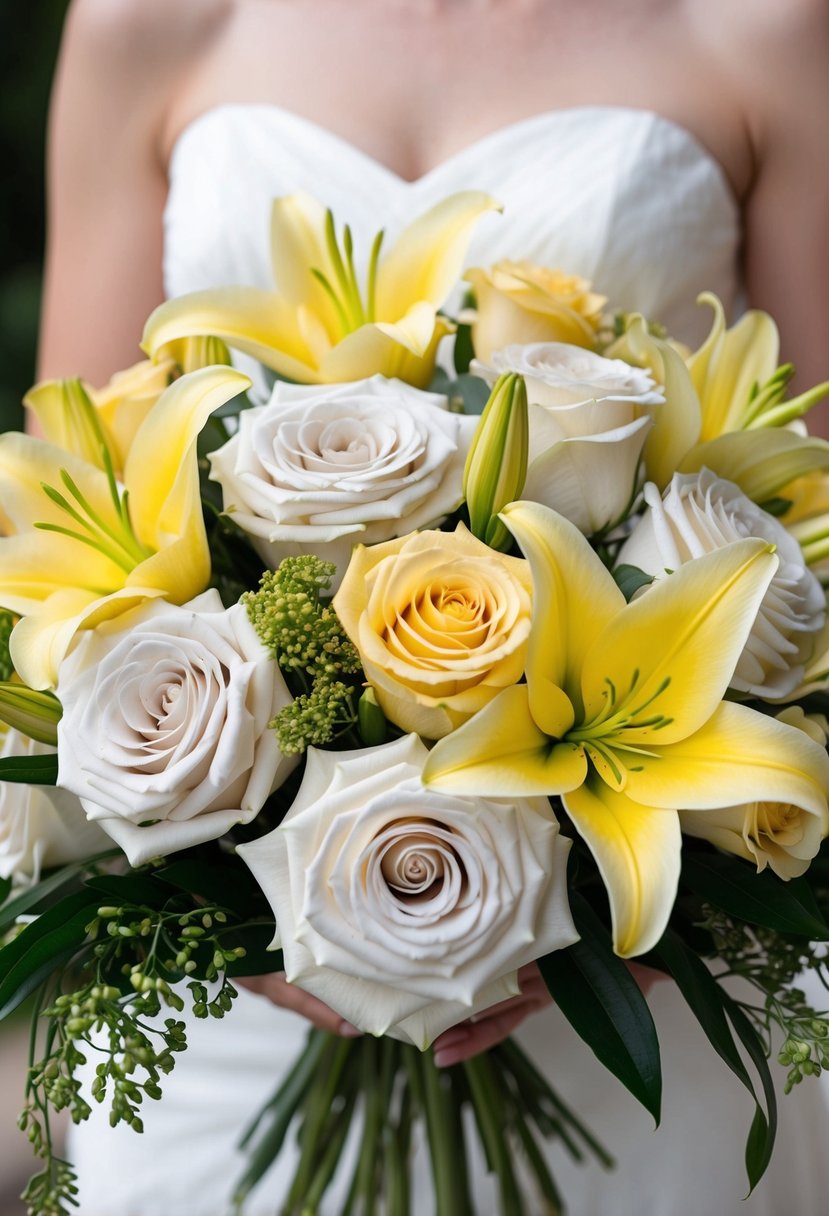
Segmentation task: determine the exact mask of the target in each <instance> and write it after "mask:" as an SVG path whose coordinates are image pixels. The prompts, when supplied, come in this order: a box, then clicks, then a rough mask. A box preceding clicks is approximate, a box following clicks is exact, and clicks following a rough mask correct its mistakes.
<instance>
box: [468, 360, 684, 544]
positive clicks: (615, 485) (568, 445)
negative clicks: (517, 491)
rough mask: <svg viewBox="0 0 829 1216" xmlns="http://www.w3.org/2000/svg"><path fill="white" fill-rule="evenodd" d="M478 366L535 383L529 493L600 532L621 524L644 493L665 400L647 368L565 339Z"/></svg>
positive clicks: (491, 374) (492, 375) (589, 531)
mask: <svg viewBox="0 0 829 1216" xmlns="http://www.w3.org/2000/svg"><path fill="white" fill-rule="evenodd" d="M472 371H474V372H475V373H476V374H477V375H479V376H482V377H483V379H485V380H486V381H487V382H488V383H489V384H494V382H495V380H496V379H497V377H498V376H500V375H502V374H503V373H504V372H516V373H517V374H518V375H520V376H522V377H523V379H524V383H525V384H526V386H527V401H528V404H529V467H528V470H527V480H526V482H525V484H524V489H523V491H522V495H521V497H522V498H525V499H529V500H530V501H532V502H540V503H543V504H544V505H545V506H547V507H552V509H553V510H554V511H558V512H559V514H560V515H564V516H565V517H566V518H567V519H569V520H570V522H571V523H574V524H575V525H576V527H577V528H578V529H579V530H580V531H581V532H584V533H585V534H586V535H587V536H592V535H593V534H594V533H596V532H600V531H602V529H604V528H607V527H608V526H610V525H612V524H614V523H617V522H618V521H619V520H620V519H622V518H623V517H624V515H625V514H626V512H627V511H628V509H629V508H630V506H631V503H632V502H633V499H634V497H635V494H636V490H637V483H638V479H639V467H640V461H641V456H642V449H643V448H644V446H645V440H646V439H647V437H648V432H649V430H650V428H651V427H652V426H653V411H654V409H657V408H659V407H660V406H661V405H663V404H664V402H665V394H664V392H663V391H662V388H661V387H660V386H659V385H657V384H656V382H655V381H654V379H653V377H652V376H650V375H649V373H648V372H647V371H645V370H644V369H642V368H639V367H632V366H631V365H630V364H629V363H625V362H624V361H623V360H622V359H605V358H604V357H603V356H602V355H597V354H595V353H594V352H593V351H589V350H584V349H583V348H582V347H579V346H571V345H568V344H566V343H563V342H536V343H533V344H531V345H528V346H518V345H513V346H507V347H506V348H505V349H504V350H501V351H496V352H495V353H494V354H493V355H492V358H491V359H490V362H489V364H488V365H487V364H483V363H480V362H478V361H477V360H476V361H474V362H473V364H472Z"/></svg>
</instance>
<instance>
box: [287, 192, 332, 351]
mask: <svg viewBox="0 0 829 1216" xmlns="http://www.w3.org/2000/svg"><path fill="white" fill-rule="evenodd" d="M325 214H326V212H325V207H323V205H322V203H320V202H319V201H318V200H317V199H315V198H314V197H313V196H312V195H310V194H304V193H298V194H289V195H287V196H285V197H284V198H276V199H274V201H273V206H272V209H271V266H272V269H273V281H274V283H275V284H276V288H277V291H278V292H279V294H280V296H282V298H283V299H284V300H285V302H286V304H288V305H289V306H290V307H291V308H293V309H299V308H301V307H304V308H307V309H308V311H309V312H311V313H313V314H314V315H315V316H317V317H318V318H319V319H320V320H321V321H322V322H323V324H324V325H325V328H326V330H327V331H328V335H329V338H330V340H331V341H336V338H337V336H338V335H339V332H340V324H339V321H338V319H337V312H336V309H335V308H334V305H333V304H332V302H331V300H330V298H329V296H328V294H327V292H326V291H325V289H324V288H323V287H322V284H321V283H320V282H319V280H318V279H317V278H316V277H315V275H313V274H312V273H311V271H312V269H315V270H320V271H322V273H323V274H324V275H325V277H326V278H327V279H328V281H329V283H332V284H333V283H335V282H336V277H335V275H334V269H333V267H332V265H331V258H330V256H329V253H328V245H327V242H326V239H325Z"/></svg>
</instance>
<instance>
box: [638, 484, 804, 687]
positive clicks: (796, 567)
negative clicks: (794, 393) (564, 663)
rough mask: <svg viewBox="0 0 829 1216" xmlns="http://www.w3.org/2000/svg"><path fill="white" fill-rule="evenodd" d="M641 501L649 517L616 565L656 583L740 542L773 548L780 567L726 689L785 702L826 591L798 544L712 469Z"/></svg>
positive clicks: (651, 490) (649, 489)
mask: <svg viewBox="0 0 829 1216" xmlns="http://www.w3.org/2000/svg"><path fill="white" fill-rule="evenodd" d="M645 501H646V503H647V504H648V510H647V511H646V512H645V514H644V515H643V516H642V519H641V520H640V522H639V523H638V524H637V526H636V527H635V528H634V530H633V532H632V533H631V536H630V537H629V539H628V540H627V541H626V542H625V544H624V545H623V546H622V549H621V552H620V553H619V557H618V561H619V563H620V564H628V565H631V566H638V567H639V568H640V569H641V570H644V571H645V573H646V574H652V575H654V577H655V578H663V577H664V576H665V574H666V573H667V572H670V571H671V570H677V569H678V568H679V567H680V566H682V565H684V563H685V562H688V561H692V560H693V559H694V558H695V557H700V556H701V555H702V554H703V553H711V552H713V551H714V550H715V549H721V548H723V546H725V545H728V544H731V542H732V541H735V540H742V539H744V538H745V537H749V536H756V537H760V538H762V539H765V540H768V541H771V542H772V544H774V545H775V546H776V551H777V556H778V558H779V559H780V564H779V566H778V569H777V573H776V574H775V576H774V578H773V579H772V582H771V585H770V586H769V589H768V591H767V592H766V595H765V598H764V599H763V602H762V604H761V606H760V611H759V612H758V614H757V620H756V621H755V623H754V627H753V628H752V631H751V635H750V636H749V639H748V641H747V643H746V646H745V649H744V650H743V653H742V654H741V655H740V659H739V662H738V663H737V667H736V669H735V672H734V676H733V678H732V680H731V687H732V688H734V689H736V690H738V691H739V692H749V693H752V694H753V695H754V696H757V697H763V698H764V699H766V700H768V701H776V700H780V699H781V698H784V697H786V696H788V694H789V693H791V692H792V691H793V689H795V688H796V687H797V685H798V684H799V683H800V682H801V680H802V679H803V673H804V662H805V661H806V660H807V659H808V658H809V657H810V655H811V652H812V648H813V646H814V639H815V635H816V634H817V633H818V632H819V630H820V629H821V628H822V626H823V623H824V619H825V610H826V599H825V596H824V593H823V590H822V588H821V586H820V583H819V582H818V581H817V579H816V578H815V576H814V575H813V574H812V573H811V571H810V570H809V568H808V567H807V565H806V562H805V560H804V557H803V553H802V551H801V549H800V546H799V545H798V543H797V541H796V540H795V539H794V537H792V536H791V535H790V534H789V533H788V532H787V531H786V529H785V528H784V527H783V525H782V524H780V523H778V521H777V520H776V519H774V518H773V517H772V516H771V515H769V514H768V512H766V511H763V510H761V508H760V507H758V506H757V505H756V503H753V502H752V501H751V499H750V498H747V497H746V495H745V494H743V492H742V490H741V489H740V488H739V486H736V485H734V483H733V482H730V481H724V480H722V479H721V478H718V477H716V476H715V475H714V474H713V473H712V472H711V471H710V469H703V470H702V471H701V472H700V473H687V474H683V473H676V474H675V475H674V477H673V480H672V481H671V483H670V485H669V486H668V487H667V489H666V490H665V495H664V498H663V497H662V496H660V493H659V490H658V489H657V488H656V486H655V485H653V484H652V483H648V485H646V486H645ZM645 594H647V592H645Z"/></svg>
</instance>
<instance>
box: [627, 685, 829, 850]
mask: <svg viewBox="0 0 829 1216" xmlns="http://www.w3.org/2000/svg"><path fill="white" fill-rule="evenodd" d="M656 750H657V749H654V751H656ZM658 753H659V754H658V756H654V757H650V756H642V757H637V761H636V764H637V768H636V769H634V768H632V767H631V768H629V769H628V784H627V792H628V794H629V795H630V797H631V798H636V799H637V800H638V801H640V802H642V803H645V804H646V805H648V806H654V807H659V806H681V807H683V808H687V809H688V810H712V809H715V808H718V807H723V806H731V805H736V804H738V803H743V802H754V801H764V802H783V803H792V804H794V805H795V806H801V807H803V808H804V809H805V810H807V811H810V812H811V813H812V814H814V815H820V816H822V817H823V820H824V823H825V824H827V826H829V817H827V810H826V798H827V794H829V757H827V754H826V749H825V748H823V747H821V746H820V745H819V744H817V743H814V742H813V741H812V740H811V739H810V738H809V737H808V735H806V734H805V733H804V732H803V731H802V730H798V729H797V728H796V727H794V726H788V725H786V723H785V722H778V721H777V719H775V718H772V717H769V716H768V715H767V714H761V713H759V712H758V711H757V710H754V709H750V708H749V707H748V706H746V705H737V704H734V703H732V702H729V701H725V702H723V703H722V704H721V705H720V706H719V708H718V709H717V710H716V711H715V713H714V714H713V715H712V716H711V718H709V720H708V721H707V722H706V723H705V724H704V725H703V726H702V727H700V729H699V730H698V731H696V732H695V733H694V734H693V735H691V736H689V737H688V738H686V739H683V740H681V741H679V742H677V743H673V744H671V745H669V746H667V747H660V748H659V749H658Z"/></svg>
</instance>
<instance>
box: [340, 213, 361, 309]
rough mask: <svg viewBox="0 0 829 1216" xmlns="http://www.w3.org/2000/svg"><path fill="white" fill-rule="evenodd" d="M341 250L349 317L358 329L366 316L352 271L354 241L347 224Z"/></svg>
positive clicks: (354, 272)
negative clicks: (343, 252) (350, 316)
mask: <svg viewBox="0 0 829 1216" xmlns="http://www.w3.org/2000/svg"><path fill="white" fill-rule="evenodd" d="M343 249H344V250H345V265H346V279H347V283H348V302H349V305H350V306H351V315H352V319H353V321H354V328H355V329H359V327H360V326H361V325H364V324H365V320H366V315H365V312H364V310H363V301H362V297H361V296H360V285H359V283H358V282H357V272H356V270H355V269H354V241H353V238H352V236H351V229H350V228H349V226H348V224H346V226H345V228H344V230H343Z"/></svg>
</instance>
